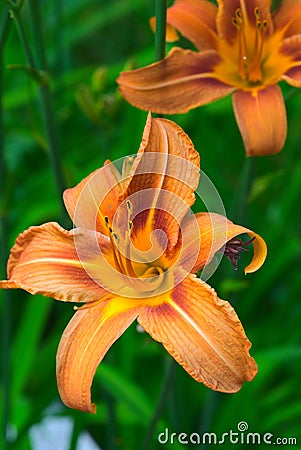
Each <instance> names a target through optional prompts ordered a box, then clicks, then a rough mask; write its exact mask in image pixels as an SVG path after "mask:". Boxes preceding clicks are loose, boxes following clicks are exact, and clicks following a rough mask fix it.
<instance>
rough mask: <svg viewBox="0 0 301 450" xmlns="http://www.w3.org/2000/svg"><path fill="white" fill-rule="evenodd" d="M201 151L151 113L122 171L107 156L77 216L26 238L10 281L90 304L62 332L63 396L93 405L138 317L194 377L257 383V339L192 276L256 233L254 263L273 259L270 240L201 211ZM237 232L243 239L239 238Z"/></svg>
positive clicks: (78, 190) (5, 284)
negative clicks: (111, 353)
mask: <svg viewBox="0 0 301 450" xmlns="http://www.w3.org/2000/svg"><path fill="white" fill-rule="evenodd" d="M198 181H199V155H198V153H197V152H196V150H195V149H194V147H193V144H192V142H191V141H190V139H189V137H188V136H187V135H186V134H185V133H184V132H183V130H182V129H181V128H180V127H178V126H177V125H176V124H175V123H173V122H171V121H169V120H165V119H152V118H151V116H150V115H149V117H148V121H147V124H146V127H145V130H144V134H143V139H142V143H141V146H140V149H139V152H138V155H137V156H136V157H135V158H126V159H125V162H124V164H123V168H122V172H121V173H120V172H119V171H118V170H117V168H115V166H113V165H112V164H111V163H109V162H107V163H106V164H105V165H104V167H103V168H101V169H98V170H96V171H95V172H93V173H92V174H91V175H89V176H88V177H87V178H85V179H84V180H83V181H82V182H81V183H79V184H78V185H77V186H76V187H74V188H72V189H67V190H66V191H65V193H64V201H65V205H66V208H67V210H68V212H69V214H70V216H71V218H72V220H73V221H74V223H75V227H76V228H74V229H73V230H72V231H66V230H64V229H63V228H61V227H60V226H59V225H58V224H57V223H54V222H51V223H46V224H44V225H41V226H36V227H31V228H29V229H28V230H26V231H25V232H24V233H22V234H20V235H19V237H18V238H17V240H16V243H15V245H14V247H13V248H12V250H11V255H10V258H9V261H8V280H5V281H1V282H0V287H2V288H6V289H9V288H22V289H25V290H26V291H28V292H30V293H32V294H36V293H41V294H43V295H45V296H48V297H54V298H55V299H57V300H62V301H67V302H75V303H77V302H84V303H85V304H84V305H83V306H82V307H81V308H78V311H77V312H76V313H75V315H74V317H73V318H72V320H71V321H70V323H69V325H68V326H67V328H66V329H65V331H64V333H63V336H62V338H61V341H60V344H59V348H58V353H57V381H58V388H59V392H60V395H61V398H62V400H63V402H64V403H65V404H66V405H68V406H70V407H72V408H76V409H80V410H83V411H90V412H95V411H96V406H95V404H93V403H91V394H90V388H91V384H92V381H93V376H94V373H95V370H96V368H97V366H98V364H99V363H100V361H101V360H102V358H103V357H104V355H105V354H106V352H107V350H108V349H109V348H110V346H111V345H112V344H113V343H114V341H116V339H118V338H119V336H120V335H121V334H122V333H123V332H124V331H125V330H126V328H127V327H128V326H129V325H130V324H131V323H132V322H133V321H134V320H135V319H138V322H139V323H140V324H141V326H142V327H143V328H144V329H145V330H146V331H147V332H148V333H149V334H150V335H151V336H152V337H153V338H154V339H155V340H157V341H159V342H161V343H162V344H163V345H164V347H165V348H166V349H167V350H168V352H169V353H170V354H171V355H172V356H173V357H174V358H175V359H176V360H177V361H178V362H179V363H180V364H181V365H182V366H183V367H184V368H185V370H186V371H187V372H188V373H189V374H190V375H191V376H192V377H193V378H195V379H196V380H197V381H200V382H203V383H204V384H205V385H207V386H209V387H210V388H212V389H216V390H219V391H223V392H235V391H237V390H239V389H240V387H241V385H242V383H243V382H244V381H245V380H252V379H253V377H254V376H255V374H256V372H257V367H256V363H255V361H254V360H253V358H252V357H251V356H250V355H249V348H250V342H249V341H248V339H247V338H246V336H245V333H244V330H243V328H242V325H241V323H240V321H239V319H238V317H237V315H236V314H235V311H234V310H233V309H232V307H231V306H230V304H229V303H228V302H226V301H223V300H220V299H219V298H218V297H217V295H216V293H215V291H214V290H213V289H212V288H211V287H210V286H209V285H207V284H206V283H205V282H204V281H202V280H201V279H199V278H197V277H196V276H195V275H192V273H194V272H198V271H200V270H201V269H202V268H203V267H204V266H206V265H208V264H209V262H210V261H212V259H213V258H214V256H215V254H216V253H217V252H218V251H220V250H221V249H223V248H225V253H226V255H227V256H229V258H230V259H231V260H232V262H233V263H234V264H235V263H236V261H237V258H238V256H239V251H240V250H241V249H243V247H244V244H243V243H242V241H241V240H240V239H238V238H236V236H237V235H239V234H241V233H247V234H249V235H250V236H251V238H254V256H253V259H252V261H251V263H250V264H249V265H248V267H247V268H246V269H245V271H246V273H248V272H253V271H255V270H257V269H258V268H259V267H260V266H261V265H262V263H263V261H264V259H265V256H266V245H265V242H264V241H263V239H262V238H261V237H260V236H258V235H256V234H255V233H253V232H252V231H250V230H248V229H247V228H244V227H242V226H239V225H234V224H233V223H232V222H230V221H229V220H227V219H226V218H225V217H223V216H221V215H218V214H209V213H199V214H196V215H194V214H192V213H191V212H190V207H191V205H192V204H193V202H194V199H195V196H194V192H193V191H194V190H195V189H196V188H197V186H198ZM234 238H235V239H234Z"/></svg>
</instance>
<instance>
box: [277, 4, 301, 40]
mask: <svg viewBox="0 0 301 450" xmlns="http://www.w3.org/2000/svg"><path fill="white" fill-rule="evenodd" d="M273 20H274V24H275V30H277V31H278V30H279V31H281V32H282V33H283V36H284V37H289V36H292V35H294V34H300V32H301V0H284V1H283V2H281V3H280V5H279V7H278V8H277V9H276V11H275V12H274V15H273Z"/></svg>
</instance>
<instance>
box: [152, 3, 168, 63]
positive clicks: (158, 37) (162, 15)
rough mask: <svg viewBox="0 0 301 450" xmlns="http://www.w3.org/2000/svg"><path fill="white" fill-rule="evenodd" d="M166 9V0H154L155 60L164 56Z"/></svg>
mask: <svg viewBox="0 0 301 450" xmlns="http://www.w3.org/2000/svg"><path fill="white" fill-rule="evenodd" d="M166 9H167V0H155V12H156V34H155V60H156V61H160V59H163V58H164V56H165V41H166Z"/></svg>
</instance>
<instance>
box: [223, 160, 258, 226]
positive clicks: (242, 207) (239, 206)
mask: <svg viewBox="0 0 301 450" xmlns="http://www.w3.org/2000/svg"><path fill="white" fill-rule="evenodd" d="M254 162H255V159H254V158H253V157H252V156H249V157H248V158H245V160H244V165H243V168H242V172H241V175H240V178H239V180H238V184H237V188H236V191H235V194H234V196H233V200H232V206H231V208H230V215H229V218H230V220H233V221H234V222H237V223H239V224H241V225H247V224H248V223H247V222H248V217H247V204H248V196H249V193H250V188H251V182H252V178H253V172H254Z"/></svg>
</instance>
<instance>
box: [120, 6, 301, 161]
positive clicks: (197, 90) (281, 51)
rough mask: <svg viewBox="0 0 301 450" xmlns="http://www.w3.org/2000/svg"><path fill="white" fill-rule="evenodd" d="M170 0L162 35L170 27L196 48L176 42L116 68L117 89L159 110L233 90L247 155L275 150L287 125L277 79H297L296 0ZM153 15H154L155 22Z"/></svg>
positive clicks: (300, 25) (300, 78)
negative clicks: (146, 59)
mask: <svg viewBox="0 0 301 450" xmlns="http://www.w3.org/2000/svg"><path fill="white" fill-rule="evenodd" d="M217 3H218V7H216V6H215V5H214V4H213V3H210V2H209V1H207V0H175V2H174V4H173V5H172V6H171V7H170V8H168V10H167V39H169V40H171V41H174V40H175V39H176V37H175V29H177V30H179V31H180V32H181V33H182V35H183V36H185V37H186V38H188V39H189V40H191V41H192V42H193V44H194V45H195V46H196V48H197V49H198V50H199V51H198V52H196V51H192V50H183V49H181V48H173V49H172V50H171V51H170V53H169V54H168V56H167V57H166V58H165V59H164V60H162V61H160V62H157V63H155V64H151V65H149V66H147V67H144V68H141V69H138V70H133V71H130V72H123V73H121V75H120V77H119V79H118V83H119V85H120V87H119V89H120V92H121V94H122V95H123V96H124V97H125V98H126V100H128V101H129V102H130V103H132V104H133V105H135V106H137V107H139V108H142V109H146V110H151V111H154V112H158V113H164V114H174V113H185V112H187V111H189V110H190V109H192V108H195V107H197V106H201V105H205V104H208V103H210V102H213V101H215V100H218V99H220V98H222V97H225V96H226V95H228V94H231V93H233V96H232V100H233V108H234V114H235V117H236V121H237V124H238V127H239V129H240V132H241V135H242V138H243V141H244V145H245V149H246V152H247V155H267V154H272V153H277V152H279V151H280V150H281V149H282V148H283V145H284V142H285V139H286V133H287V123H286V111H285V105H284V101H283V97H282V93H281V89H280V87H279V86H278V85H277V83H278V82H279V81H281V80H285V81H286V82H287V83H289V84H290V85H292V86H295V87H300V86H301V0H284V1H283V2H282V3H281V4H280V5H279V7H278V8H277V9H276V11H274V12H273V13H271V12H270V10H271V3H272V2H271V0H217ZM152 23H154V22H152Z"/></svg>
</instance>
